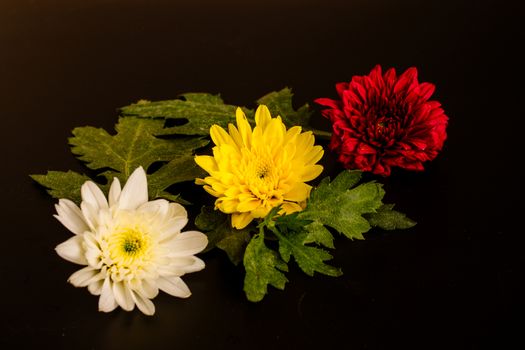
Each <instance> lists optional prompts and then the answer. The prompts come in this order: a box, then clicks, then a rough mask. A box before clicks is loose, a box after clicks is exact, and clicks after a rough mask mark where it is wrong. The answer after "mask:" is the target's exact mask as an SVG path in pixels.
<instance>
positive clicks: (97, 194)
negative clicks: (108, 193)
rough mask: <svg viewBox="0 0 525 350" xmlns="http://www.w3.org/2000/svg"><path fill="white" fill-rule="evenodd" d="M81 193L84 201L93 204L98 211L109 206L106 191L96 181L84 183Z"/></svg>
mask: <svg viewBox="0 0 525 350" xmlns="http://www.w3.org/2000/svg"><path fill="white" fill-rule="evenodd" d="M80 193H81V195H82V202H87V203H89V204H91V205H92V206H93V207H94V208H95V210H96V211H98V210H100V209H107V208H108V201H107V199H106V197H105V196H104V193H102V191H101V190H100V188H98V186H97V185H96V184H95V183H94V182H92V181H86V182H85V183H84V184H83V185H82V187H81V189H80Z"/></svg>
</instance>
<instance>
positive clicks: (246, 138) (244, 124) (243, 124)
mask: <svg viewBox="0 0 525 350" xmlns="http://www.w3.org/2000/svg"><path fill="white" fill-rule="evenodd" d="M235 114H236V120H237V128H238V130H239V134H240V135H241V138H242V141H243V143H244V146H245V147H248V148H250V147H251V138H252V127H251V126H250V123H248V120H247V119H246V115H245V114H244V112H243V111H242V109H240V108H237V110H236V112H235Z"/></svg>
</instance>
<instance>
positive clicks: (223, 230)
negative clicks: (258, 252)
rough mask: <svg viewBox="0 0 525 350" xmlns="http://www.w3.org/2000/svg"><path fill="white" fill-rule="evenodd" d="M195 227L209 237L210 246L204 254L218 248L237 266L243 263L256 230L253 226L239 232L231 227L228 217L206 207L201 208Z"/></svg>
mask: <svg viewBox="0 0 525 350" xmlns="http://www.w3.org/2000/svg"><path fill="white" fill-rule="evenodd" d="M195 226H197V228H198V229H199V230H201V231H203V232H204V233H205V234H206V235H207V236H208V246H207V247H206V249H205V250H204V252H207V251H209V250H211V249H213V248H214V247H217V248H219V249H221V250H224V251H225V252H226V254H228V257H229V258H230V260H231V262H232V263H234V264H235V265H238V264H239V263H240V262H241V261H242V259H243V256H244V251H245V250H246V246H247V245H248V242H249V241H250V239H251V234H252V231H253V230H254V227H253V226H252V225H249V226H247V227H246V228H244V229H242V230H237V229H235V228H233V227H232V226H231V223H230V217H229V216H228V215H225V214H223V213H221V212H220V211H218V210H214V209H213V208H212V207H206V206H203V207H202V208H201V212H200V214H199V215H197V217H196V218H195Z"/></svg>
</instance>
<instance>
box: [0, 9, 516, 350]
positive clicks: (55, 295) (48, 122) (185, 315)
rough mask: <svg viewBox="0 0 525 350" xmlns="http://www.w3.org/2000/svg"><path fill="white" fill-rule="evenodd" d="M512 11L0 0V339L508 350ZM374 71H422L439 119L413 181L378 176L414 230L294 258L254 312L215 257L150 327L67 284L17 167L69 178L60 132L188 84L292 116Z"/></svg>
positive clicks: (512, 255) (45, 215) (39, 200)
mask: <svg viewBox="0 0 525 350" xmlns="http://www.w3.org/2000/svg"><path fill="white" fill-rule="evenodd" d="M522 13H523V9H522V8H521V6H520V5H519V3H518V1H510V2H504V3H503V4H502V3H501V2H497V1H463V2H458V1H452V0H442V1H425V2H422V1H389V0H383V1H379V0H361V1H354V0H347V1H335V0H323V1H282V2H281V1H273V0H271V1H252V2H249V1H233V0H224V1H217V2H216V1H211V0H206V1H204V0H201V1H187V2H182V1H146V0H140V1H139V0H135V1H124V0H111V1H108V0H105V1H102V0H91V1H65V0H55V1H25V0H24V1H20V0H18V1H15V0H2V1H1V2H0V105H1V109H0V115H1V117H0V123H1V129H0V130H1V137H0V142H1V149H2V153H1V161H2V168H1V170H2V171H1V174H2V175H1V176H2V177H1V180H2V182H1V186H0V195H1V198H2V209H1V211H0V218H1V221H0V223H1V226H0V227H1V229H0V232H1V234H2V239H1V241H0V242H1V245H0V246H1V248H2V249H1V250H0V274H1V288H0V295H1V298H0V300H1V304H0V305H1V311H2V314H1V316H0V322H1V323H0V332H1V337H0V345H3V346H7V347H3V348H6V349H7V348H15V347H31V348H37V347H38V348H40V347H44V346H46V347H48V346H53V347H54V348H65V349H71V348H75V349H135V348H137V349H141V348H149V349H154V348H178V349H201V348H203V349H204V348H206V349H228V348H231V349H241V348H243V349H246V348H254V349H258V348H268V349H275V348H278V349H281V348H282V349H288V348H314V347H318V348H325V347H326V348H328V347H332V348H335V347H337V348H344V349H397V348H400V349H479V348H486V349H513V348H516V349H518V348H521V346H522V345H523V340H521V338H520V337H518V336H517V335H518V331H519V330H522V315H523V296H524V295H525V294H524V289H523V286H522V285H523V279H524V269H523V266H525V264H524V260H525V259H524V258H523V238H521V235H520V234H519V232H520V231H523V229H522V228H520V226H522V225H520V221H522V220H521V217H520V216H518V215H515V214H514V212H515V210H517V209H518V208H519V206H520V205H521V203H522V202H523V197H522V195H523V173H522V172H521V171H519V170H517V166H518V165H520V163H522V161H523V153H522V150H523V147H522V146H521V145H522V139H523V136H522V133H523V129H522V128H521V127H520V125H521V124H522V122H521V119H522V118H523V106H522V93H523V83H522V79H521V76H522V74H521V70H522V67H521V65H522V62H523V60H522V59H521V57H520V55H519V54H518V52H519V49H520V47H521V46H523V33H522V25H523V24H522V22H523V18H522ZM376 63H380V64H382V65H383V66H384V67H391V66H393V67H396V68H397V69H398V70H404V69H406V68H407V67H409V66H416V67H418V69H419V72H420V80H422V81H429V82H432V83H434V84H436V85H437V91H436V94H435V95H434V97H435V98H436V99H437V100H439V101H441V102H442V103H443V105H444V107H445V110H446V112H447V114H448V115H449V117H450V126H449V139H448V141H447V143H446V147H445V149H444V150H443V152H442V154H441V155H440V156H439V157H438V158H437V159H436V160H435V161H434V162H432V163H431V164H428V165H427V170H426V171H425V172H423V173H407V172H403V171H395V172H394V173H393V174H392V176H391V177H390V178H388V179H378V181H380V182H382V183H384V184H385V188H386V190H387V198H386V199H387V201H390V202H394V203H397V208H399V210H402V211H404V212H406V213H407V214H408V215H409V216H410V217H412V218H414V219H415V220H417V221H418V222H419V224H418V225H417V226H416V227H415V228H413V229H411V230H408V231H401V232H381V231H379V230H377V231H371V232H369V233H368V234H367V235H366V238H367V240H365V241H360V242H350V241H347V240H344V239H342V238H340V239H338V240H336V246H337V250H336V251H335V252H334V255H335V259H334V264H335V265H337V266H340V267H342V268H343V271H344V273H345V274H344V275H343V276H342V277H340V278H330V277H325V276H316V277H315V278H310V277H308V276H306V275H304V274H302V273H301V272H299V271H298V269H297V268H296V267H292V268H291V272H290V273H289V275H288V277H289V279H290V283H289V284H288V286H287V287H286V290H285V291H284V292H281V291H277V290H275V289H272V290H271V292H270V294H269V296H267V297H266V298H265V300H264V301H263V302H261V303H259V304H252V303H249V302H247V301H246V300H245V297H244V295H243V293H242V270H241V269H240V268H236V267H234V266H232V265H231V264H230V263H229V262H228V261H227V258H226V256H225V255H224V254H222V253H221V252H212V253H209V254H207V255H204V259H205V261H206V263H207V268H206V269H205V270H204V271H202V272H200V273H195V274H192V275H189V276H188V277H187V278H186V279H185V280H186V281H187V283H188V284H189V286H190V288H191V290H192V292H193V295H192V297H191V298H189V299H188V300H180V299H176V298H172V297H169V296H167V295H165V294H161V295H160V296H159V297H157V298H156V299H155V300H154V302H155V305H156V306H157V313H156V315H155V316H154V317H146V316H143V315H142V314H140V313H139V312H138V311H134V312H132V313H127V312H124V311H122V310H118V311H115V312H113V313H111V314H102V313H99V312H97V298H96V297H93V296H91V295H89V293H88V292H87V290H85V289H76V288H74V287H73V286H71V285H69V284H68V283H67V282H66V280H67V278H68V276H69V275H70V274H71V273H72V272H74V271H75V270H76V269H77V266H75V265H73V264H70V263H68V262H65V261H63V260H61V259H60V258H59V257H58V256H57V255H56V254H55V252H54V247H55V246H56V245H57V244H58V243H60V242H62V241H64V240H65V239H67V238H68V237H69V235H70V234H69V233H68V232H67V230H66V229H65V228H63V227H61V225H60V224H59V223H58V222H57V221H56V220H55V219H53V217H52V214H53V203H54V201H53V200H52V199H51V198H50V197H48V196H47V195H46V194H45V192H44V191H43V190H42V189H41V188H39V187H38V186H36V185H35V184H34V183H32V181H31V180H30V178H29V177H28V174H31V173H43V172H45V171H46V170H47V169H56V170H67V169H76V170H81V169H82V166H81V164H80V163H79V162H77V161H76V160H75V158H74V157H73V156H72V155H71V154H70V152H69V149H68V146H67V138H68V137H69V136H70V131H71V130H72V129H73V128H74V127H76V126H82V125H92V126H97V127H104V128H106V129H108V130H110V129H111V128H112V126H113V124H114V123H115V122H116V116H117V112H116V108H117V107H120V106H123V105H126V104H129V103H131V102H134V101H136V100H137V99H139V98H147V99H151V100H159V99H167V98H173V97H174V96H176V95H177V94H180V93H183V92H188V91H206V92H213V93H219V92H220V93H221V94H222V96H223V98H224V99H225V100H226V101H228V102H231V103H236V104H250V103H251V101H254V100H255V99H256V98H258V97H260V96H261V95H263V94H265V93H267V92H269V91H272V90H277V89H280V88H282V87H284V86H290V87H292V88H294V90H295V92H296V102H297V105H299V104H302V103H305V102H311V101H312V100H313V99H314V98H317V97H335V89H334V84H335V83H336V82H338V81H344V80H349V79H350V78H351V76H352V75H356V74H359V75H362V74H366V73H368V71H369V70H370V69H371V68H372V67H373V66H374V65H375V64H376ZM316 118H318V119H319V120H318V121H316V123H318V124H319V125H321V126H326V123H325V121H323V120H321V117H320V114H319V113H317V114H316ZM323 162H324V163H325V164H327V168H328V171H327V172H328V173H329V172H335V171H337V170H338V168H337V166H335V165H334V164H333V159H332V158H331V157H330V156H329V155H327V156H326V158H325V160H324V161H323ZM518 316H519V318H518ZM520 320H521V321H520ZM520 324H521V325H520ZM520 342H521V346H520V344H519V343H520Z"/></svg>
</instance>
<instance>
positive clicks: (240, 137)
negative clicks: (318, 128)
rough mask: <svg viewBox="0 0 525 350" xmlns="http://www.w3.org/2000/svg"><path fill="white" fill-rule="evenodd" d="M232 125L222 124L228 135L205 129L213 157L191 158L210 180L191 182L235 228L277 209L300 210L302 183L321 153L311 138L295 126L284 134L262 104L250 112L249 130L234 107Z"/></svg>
mask: <svg viewBox="0 0 525 350" xmlns="http://www.w3.org/2000/svg"><path fill="white" fill-rule="evenodd" d="M236 121H237V126H235V125H233V124H229V125H228V132H226V131H225V130H224V129H223V128H221V127H219V126H213V127H212V128H211V129H210V135H211V137H212V140H213V142H214V143H215V147H213V156H212V157H206V156H199V157H196V158H195V160H196V162H197V164H198V165H199V166H201V167H202V168H203V169H204V170H206V171H207V172H208V173H209V175H210V176H208V177H206V178H205V179H198V180H196V183H197V184H201V185H204V188H205V190H206V191H208V192H209V193H210V194H212V195H213V196H215V197H217V200H216V203H215V206H216V208H217V209H219V210H221V211H223V212H224V213H227V214H232V225H233V226H234V227H236V228H243V227H245V226H246V225H248V223H250V222H251V221H252V220H253V219H254V218H262V217H265V216H266V215H267V214H268V212H269V211H270V210H271V209H272V208H275V207H277V206H279V205H282V208H283V209H282V211H281V213H292V212H295V211H299V210H302V209H303V208H304V207H305V203H306V201H307V199H308V196H309V195H310V190H311V186H310V185H307V184H305V182H306V181H310V180H313V179H314V178H316V177H317V176H319V174H320V173H321V172H322V170H323V167H322V166H320V165H317V164H316V163H317V161H319V160H320V159H321V157H322V156H323V149H322V147H320V146H314V143H315V139H314V136H313V134H312V133H311V132H304V133H302V132H301V130H302V129H301V127H299V126H295V127H292V128H290V129H289V130H287V129H286V126H285V125H284V123H283V122H282V119H281V118H280V117H276V118H272V117H271V115H270V111H269V110H268V108H267V107H266V106H262V105H261V106H259V108H258V109H257V111H256V112H255V123H256V126H255V128H253V130H252V128H251V126H250V124H249V123H248V120H247V119H246V116H245V114H244V112H243V111H242V110H241V109H240V108H238V109H237V110H236Z"/></svg>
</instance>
